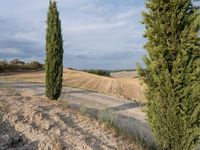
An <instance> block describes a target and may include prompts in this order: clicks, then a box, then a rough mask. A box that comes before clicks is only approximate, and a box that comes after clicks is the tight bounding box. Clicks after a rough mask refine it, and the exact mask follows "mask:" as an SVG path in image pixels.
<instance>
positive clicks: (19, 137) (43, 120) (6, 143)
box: [0, 88, 139, 150]
mask: <svg viewBox="0 0 200 150" xmlns="http://www.w3.org/2000/svg"><path fill="white" fill-rule="evenodd" d="M65 105H66V104H64V103H62V102H59V101H49V100H47V99H46V98H45V97H42V96H33V95H32V94H31V92H29V91H28V90H22V91H21V92H19V91H16V90H14V89H8V88H6V89H3V88H1V89H0V149H1V150H7V149H12V150H13V149H25V150H26V149H27V150H31V149H33V150H35V149H39V150H40V149H41V150H65V149H67V150H90V149H91V150H93V149H94V150H118V149H119V150H126V149H127V150H131V149H133V150H134V149H135V150H137V149H139V148H138V146H137V145H136V144H134V142H133V141H130V140H126V139H124V138H123V137H120V136H117V135H116V134H115V133H114V132H113V131H109V130H107V129H105V127H104V126H103V125H102V124H101V123H99V122H97V121H96V120H94V119H91V118H89V117H88V116H85V115H82V114H80V113H79V112H77V111H75V110H72V109H70V108H66V106H65Z"/></svg>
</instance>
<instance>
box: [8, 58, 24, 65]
mask: <svg viewBox="0 0 200 150" xmlns="http://www.w3.org/2000/svg"><path fill="white" fill-rule="evenodd" d="M10 63H11V64H15V65H24V64H25V62H23V61H20V60H19V59H14V60H12V61H10Z"/></svg>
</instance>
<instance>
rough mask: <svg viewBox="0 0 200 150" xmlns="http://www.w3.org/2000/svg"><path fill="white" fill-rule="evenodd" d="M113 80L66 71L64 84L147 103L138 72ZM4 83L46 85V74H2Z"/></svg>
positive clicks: (118, 73)
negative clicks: (16, 82) (17, 82)
mask: <svg viewBox="0 0 200 150" xmlns="http://www.w3.org/2000/svg"><path fill="white" fill-rule="evenodd" d="M111 75H112V78H111V77H110V78H109V77H102V76H97V75H94V74H89V73H85V72H81V71H76V70H69V69H64V80H63V84H64V86H67V87H76V88H80V89H86V90H92V91H97V92H99V93H104V94H109V95H113V96H118V97H122V98H125V99H131V100H134V101H137V102H140V103H145V102H146V99H145V96H144V85H142V84H141V82H140V80H139V79H138V78H137V77H136V72H117V73H112V74H111ZM0 80H2V81H8V80H9V81H25V82H32V83H44V80H45V74H44V72H36V73H18V74H14V73H13V74H0Z"/></svg>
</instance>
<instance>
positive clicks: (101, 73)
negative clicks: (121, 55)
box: [84, 69, 110, 77]
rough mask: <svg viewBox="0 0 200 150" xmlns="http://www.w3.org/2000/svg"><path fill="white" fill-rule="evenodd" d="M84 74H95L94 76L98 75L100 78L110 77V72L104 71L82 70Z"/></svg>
mask: <svg viewBox="0 0 200 150" xmlns="http://www.w3.org/2000/svg"><path fill="white" fill-rule="evenodd" d="M84 71H85V72H88V73H91V74H96V75H100V76H107V77H110V72H109V71H105V70H92V69H91V70H84Z"/></svg>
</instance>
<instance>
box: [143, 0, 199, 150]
mask: <svg viewBox="0 0 200 150" xmlns="http://www.w3.org/2000/svg"><path fill="white" fill-rule="evenodd" d="M146 7H147V9H148V10H149V11H148V12H146V13H143V15H144V24H145V26H146V33H145V37H146V38H147V39H148V42H147V44H146V45H145V48H146V49H147V51H148V53H149V56H148V57H146V58H145V59H144V61H145V63H146V67H147V68H146V70H143V71H141V70H140V72H142V73H143V75H144V77H145V82H146V84H147V86H148V89H147V99H148V110H147V114H148V120H149V123H150V126H151V128H152V130H153V132H154V135H155V138H156V140H157V142H158V144H159V145H160V147H161V149H166V150H192V149H195V146H196V145H197V143H198V142H199V137H200V105H199V104H200V92H199V91H200V38H199V30H200V22H199V20H200V15H199V9H198V8H197V7H195V6H194V5H193V4H192V1H191V0H160V1H158V0H151V1H147V3H146Z"/></svg>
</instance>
